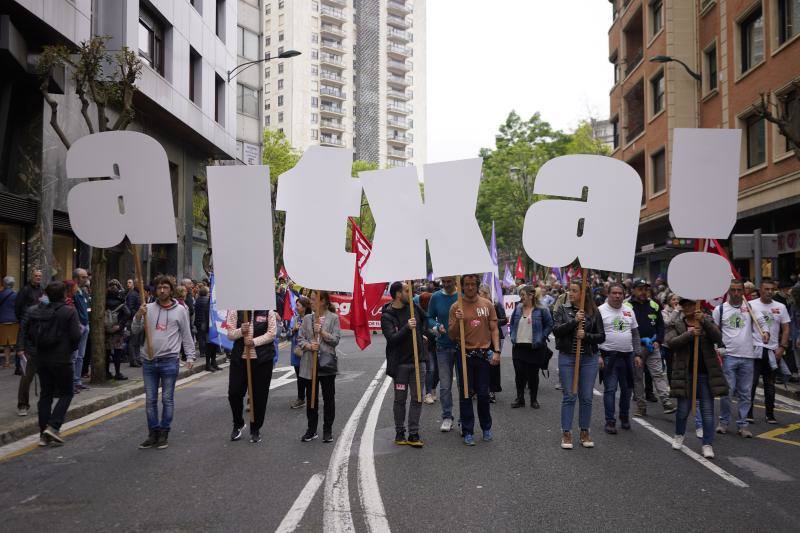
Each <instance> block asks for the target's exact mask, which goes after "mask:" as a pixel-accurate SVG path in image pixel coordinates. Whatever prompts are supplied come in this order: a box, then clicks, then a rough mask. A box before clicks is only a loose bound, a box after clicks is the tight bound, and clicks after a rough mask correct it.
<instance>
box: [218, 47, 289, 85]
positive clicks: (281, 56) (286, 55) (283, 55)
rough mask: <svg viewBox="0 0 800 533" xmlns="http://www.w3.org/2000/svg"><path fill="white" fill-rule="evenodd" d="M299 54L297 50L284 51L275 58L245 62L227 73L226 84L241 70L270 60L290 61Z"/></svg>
mask: <svg viewBox="0 0 800 533" xmlns="http://www.w3.org/2000/svg"><path fill="white" fill-rule="evenodd" d="M300 53H301V52H298V51H297V50H286V51H285V52H281V53H280V54H278V55H277V56H276V57H265V58H264V59H256V60H255V61H247V62H246V63H242V64H240V65H236V68H235V69H233V70H229V71H228V83H230V81H231V80H232V79H233V78H235V77H236V76H238V75H239V74H240V73H241V72H242V71H243V70H245V69H246V68H247V67H249V66H250V65H255V64H256V63H263V62H265V61H269V60H270V59H291V58H293V57H296V56H299V55H300ZM242 67H244V68H242ZM237 71H238V72H237Z"/></svg>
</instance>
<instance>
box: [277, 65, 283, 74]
mask: <svg viewBox="0 0 800 533" xmlns="http://www.w3.org/2000/svg"><path fill="white" fill-rule="evenodd" d="M278 74H283V63H278Z"/></svg>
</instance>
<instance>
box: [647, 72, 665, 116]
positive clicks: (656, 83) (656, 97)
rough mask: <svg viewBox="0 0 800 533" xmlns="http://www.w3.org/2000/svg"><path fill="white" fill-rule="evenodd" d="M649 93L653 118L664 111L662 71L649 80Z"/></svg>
mask: <svg viewBox="0 0 800 533" xmlns="http://www.w3.org/2000/svg"><path fill="white" fill-rule="evenodd" d="M650 92H651V94H652V95H653V116H655V115H657V114H658V113H660V112H661V111H662V110H663V109H664V71H663V70H662V71H661V72H659V73H658V74H656V76H655V77H654V78H652V79H651V80H650Z"/></svg>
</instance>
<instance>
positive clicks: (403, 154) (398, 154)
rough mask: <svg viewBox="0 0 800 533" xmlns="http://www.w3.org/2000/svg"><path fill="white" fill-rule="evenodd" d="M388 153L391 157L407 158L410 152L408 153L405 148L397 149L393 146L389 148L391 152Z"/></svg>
mask: <svg viewBox="0 0 800 533" xmlns="http://www.w3.org/2000/svg"><path fill="white" fill-rule="evenodd" d="M387 155H388V156H389V157H400V158H402V159H407V158H408V153H406V151H405V150H397V149H393V148H390V149H389V152H388V154H387Z"/></svg>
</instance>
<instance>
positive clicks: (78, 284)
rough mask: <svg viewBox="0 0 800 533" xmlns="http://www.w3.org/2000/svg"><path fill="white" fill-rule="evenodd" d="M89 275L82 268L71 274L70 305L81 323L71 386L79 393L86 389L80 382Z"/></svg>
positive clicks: (87, 308)
mask: <svg viewBox="0 0 800 533" xmlns="http://www.w3.org/2000/svg"><path fill="white" fill-rule="evenodd" d="M88 280H89V274H88V273H87V272H86V271H85V270H84V269H82V268H76V269H75V270H74V271H73V272H72V281H74V282H75V293H74V294H73V295H72V304H73V306H74V307H75V312H76V313H78V321H79V322H80V323H81V338H80V341H78V349H77V350H75V352H74V353H73V354H72V360H73V365H74V366H73V385H74V388H75V389H77V391H78V392H80V391H81V390H83V389H88V388H89V387H87V386H86V385H84V384H83V381H81V375H82V373H83V358H84V357H85V356H86V343H87V342H88V340H89V298H88V296H87V295H86V282H87V281H88Z"/></svg>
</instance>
